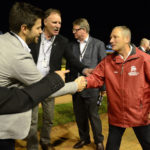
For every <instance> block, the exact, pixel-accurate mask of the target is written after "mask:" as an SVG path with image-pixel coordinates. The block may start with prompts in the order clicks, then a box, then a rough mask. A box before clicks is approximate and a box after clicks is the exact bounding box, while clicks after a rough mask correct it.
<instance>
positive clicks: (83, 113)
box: [67, 18, 106, 150]
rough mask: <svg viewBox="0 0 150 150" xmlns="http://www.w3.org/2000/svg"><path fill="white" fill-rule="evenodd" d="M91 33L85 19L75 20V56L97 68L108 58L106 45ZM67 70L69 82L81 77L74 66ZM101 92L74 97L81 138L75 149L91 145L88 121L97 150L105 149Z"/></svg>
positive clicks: (88, 92) (85, 92)
mask: <svg viewBox="0 0 150 150" xmlns="http://www.w3.org/2000/svg"><path fill="white" fill-rule="evenodd" d="M89 31H90V26H89V23H88V21H87V20H86V19H85V18H79V19H77V20H75V21H74V22H73V34H74V37H75V39H77V41H75V42H73V43H72V48H73V54H74V56H76V58H77V59H79V60H80V61H81V62H82V63H83V64H84V65H86V66H87V67H89V68H95V67H96V65H97V64H98V63H99V62H100V61H101V60H102V59H103V58H104V57H105V56H106V52H105V45H104V43H103V42H102V41H100V40H98V39H96V38H93V37H91V36H90V35H89ZM67 68H69V69H70V73H69V75H68V79H69V80H71V81H73V80H74V79H75V78H77V77H78V76H80V75H81V74H80V73H79V72H78V70H76V69H75V68H74V67H73V66H72V65H70V64H67ZM68 79H67V80H68ZM101 90H102V89H101ZM101 90H100V89H98V88H97V89H85V90H84V91H82V92H80V93H79V92H77V93H76V94H74V95H73V108H74V113H75V117H76V122H77V126H78V129H79V136H80V141H79V142H78V143H76V144H75V145H74V148H81V147H83V146H84V145H87V144H89V143H90V135H89V123H88V120H90V123H91V127H92V131H93V135H94V141H95V144H96V150H103V149H104V147H103V135H102V125H101V120H100V118H99V114H98V106H97V100H98V97H99V94H100V91H101ZM103 90H105V89H103Z"/></svg>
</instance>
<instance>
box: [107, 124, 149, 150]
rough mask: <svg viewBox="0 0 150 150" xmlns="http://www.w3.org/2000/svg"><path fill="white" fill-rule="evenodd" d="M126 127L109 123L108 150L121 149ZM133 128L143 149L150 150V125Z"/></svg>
mask: <svg viewBox="0 0 150 150" xmlns="http://www.w3.org/2000/svg"><path fill="white" fill-rule="evenodd" d="M125 129H126V128H120V127H116V126H112V125H109V135H108V139H107V144H106V150H119V148H120V143H121V139H122V136H123V133H124V131H125ZM133 130H134V133H135V134H136V137H137V139H138V140H139V142H140V144H141V146H142V148H143V150H150V125H147V126H140V127H133Z"/></svg>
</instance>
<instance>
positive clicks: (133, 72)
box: [128, 66, 139, 76]
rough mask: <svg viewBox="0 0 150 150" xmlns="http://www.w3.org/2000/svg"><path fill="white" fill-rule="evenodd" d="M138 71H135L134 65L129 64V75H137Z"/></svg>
mask: <svg viewBox="0 0 150 150" xmlns="http://www.w3.org/2000/svg"><path fill="white" fill-rule="evenodd" d="M138 74H139V72H137V71H136V66H131V72H129V73H128V75H129V76H137V75H138Z"/></svg>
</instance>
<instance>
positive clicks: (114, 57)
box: [112, 44, 139, 63]
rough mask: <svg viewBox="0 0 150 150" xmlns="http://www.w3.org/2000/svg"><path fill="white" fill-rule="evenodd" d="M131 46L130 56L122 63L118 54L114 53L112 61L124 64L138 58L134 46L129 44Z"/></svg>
mask: <svg viewBox="0 0 150 150" xmlns="http://www.w3.org/2000/svg"><path fill="white" fill-rule="evenodd" d="M131 46H132V51H131V53H130V55H129V56H128V58H127V59H126V60H125V61H124V60H123V59H122V58H121V57H120V56H119V54H118V52H114V53H113V54H112V55H113V60H114V61H116V63H125V62H127V61H129V60H131V59H136V58H138V57H139V56H138V54H137V53H136V46H135V45H134V44H131Z"/></svg>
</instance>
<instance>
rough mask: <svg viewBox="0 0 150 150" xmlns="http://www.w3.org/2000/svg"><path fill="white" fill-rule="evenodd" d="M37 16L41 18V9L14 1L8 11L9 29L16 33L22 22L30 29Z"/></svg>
mask: <svg viewBox="0 0 150 150" xmlns="http://www.w3.org/2000/svg"><path fill="white" fill-rule="evenodd" d="M38 18H41V19H42V18H43V11H42V9H40V8H37V7H36V6H33V5H31V4H28V3H25V2H16V3H15V4H14V5H13V6H12V8H11V9H10V12H9V29H10V30H11V31H13V32H15V33H16V34H17V33H19V32H20V29H21V25H23V24H26V25H27V28H28V29H31V28H32V27H33V25H34V24H35V21H36V20H37V19H38Z"/></svg>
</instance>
